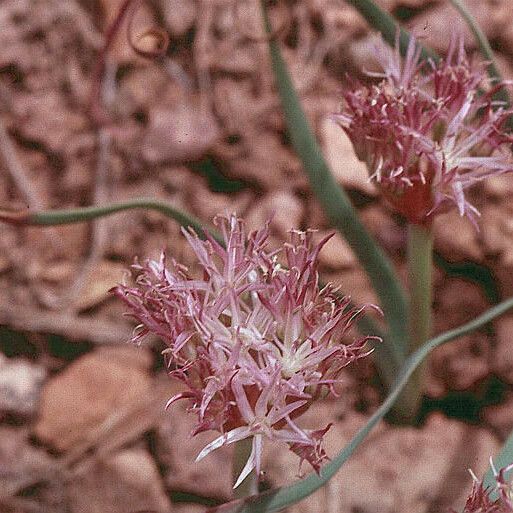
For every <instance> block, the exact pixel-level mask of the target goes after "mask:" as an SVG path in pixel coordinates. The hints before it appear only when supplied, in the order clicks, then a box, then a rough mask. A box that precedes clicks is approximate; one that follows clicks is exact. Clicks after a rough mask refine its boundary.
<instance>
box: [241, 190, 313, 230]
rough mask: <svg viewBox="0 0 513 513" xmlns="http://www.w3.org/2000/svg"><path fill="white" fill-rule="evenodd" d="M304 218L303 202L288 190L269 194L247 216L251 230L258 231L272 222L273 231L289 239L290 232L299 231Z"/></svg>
mask: <svg viewBox="0 0 513 513" xmlns="http://www.w3.org/2000/svg"><path fill="white" fill-rule="evenodd" d="M302 218H303V204H302V203H301V200H300V199H299V198H298V197H297V196H295V195H294V194H292V193H291V192H289V191H286V190H281V191H280V190H278V191H275V192H271V193H270V194H267V195H266V196H265V197H264V198H263V199H262V200H261V201H259V202H258V203H257V204H255V206H254V207H253V208H252V209H251V210H250V211H249V212H248V214H247V215H246V216H245V219H246V223H247V226H248V228H249V229H251V230H257V229H259V228H261V227H262V226H263V225H264V224H265V223H266V222H267V221H269V220H271V229H272V230H273V231H276V233H277V234H278V235H279V236H280V237H282V238H287V237H288V235H287V234H288V232H289V230H292V229H296V230H297V229H299V228H300V227H301V221H302Z"/></svg>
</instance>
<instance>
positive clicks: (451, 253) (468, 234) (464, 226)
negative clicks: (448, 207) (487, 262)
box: [433, 210, 483, 262]
mask: <svg viewBox="0 0 513 513" xmlns="http://www.w3.org/2000/svg"><path fill="white" fill-rule="evenodd" d="M433 229H434V235H435V249H436V250H438V251H440V253H441V254H442V256H443V257H444V258H446V259H448V260H450V261H451V262H457V261H459V260H471V261H473V262H481V261H482V259H483V249H482V247H481V245H480V244H479V242H478V232H477V231H476V229H475V228H474V226H473V225H472V223H470V222H469V220H468V219H467V218H466V217H462V216H460V215H459V213H458V212H456V211H455V210H454V211H451V212H449V213H447V214H441V215H438V216H436V217H435V222H434V225H433Z"/></svg>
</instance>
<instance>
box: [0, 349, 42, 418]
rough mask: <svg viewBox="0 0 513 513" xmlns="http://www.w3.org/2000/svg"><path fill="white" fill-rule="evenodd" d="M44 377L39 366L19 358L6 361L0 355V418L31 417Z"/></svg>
mask: <svg viewBox="0 0 513 513" xmlns="http://www.w3.org/2000/svg"><path fill="white" fill-rule="evenodd" d="M45 377H46V371H45V369H44V368H43V367H41V366H40V365H36V364H33V363H29V362H28V361H25V360H22V359H21V358H16V359H8V358H5V357H4V356H3V355H2V353H0V416H1V414H2V413H11V414H15V415H22V416H25V415H33V414H34V413H35V412H36V408H37V401H38V399H39V392H40V390H41V385H42V383H43V380H44V379H45Z"/></svg>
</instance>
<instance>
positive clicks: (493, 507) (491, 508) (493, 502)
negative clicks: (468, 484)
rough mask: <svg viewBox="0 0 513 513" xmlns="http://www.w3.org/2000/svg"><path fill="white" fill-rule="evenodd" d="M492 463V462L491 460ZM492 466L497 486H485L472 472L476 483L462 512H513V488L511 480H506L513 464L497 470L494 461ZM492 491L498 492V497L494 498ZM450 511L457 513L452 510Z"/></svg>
mask: <svg viewBox="0 0 513 513" xmlns="http://www.w3.org/2000/svg"><path fill="white" fill-rule="evenodd" d="M490 463H491V462H490ZM491 467H492V470H493V473H494V476H495V482H496V484H495V487H494V488H491V489H490V488H485V487H484V486H483V482H482V481H480V480H479V479H477V477H476V476H475V475H474V474H472V477H473V479H474V483H473V485H472V492H471V493H470V495H469V497H468V499H467V501H466V503H465V507H464V509H463V512H462V513H512V512H513V489H512V484H511V482H510V481H508V480H506V473H509V472H510V471H511V470H512V469H513V464H512V465H509V466H507V467H505V468H502V469H501V470H499V471H498V472H497V470H496V469H495V467H494V466H493V463H491ZM492 491H496V492H497V493H498V498H496V499H492V498H491V496H490V494H491V492H492ZM450 513H456V512H455V511H454V510H450Z"/></svg>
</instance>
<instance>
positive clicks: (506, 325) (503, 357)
mask: <svg viewBox="0 0 513 513" xmlns="http://www.w3.org/2000/svg"><path fill="white" fill-rule="evenodd" d="M495 329H496V334H497V346H496V347H495V356H494V371H495V372H496V373H497V374H498V375H499V376H500V377H502V378H503V379H505V380H506V381H508V382H509V383H513V352H512V351H511V348H512V345H513V316H512V315H511V314H510V315H507V316H502V317H499V318H498V319H497V320H496V321H495Z"/></svg>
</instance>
